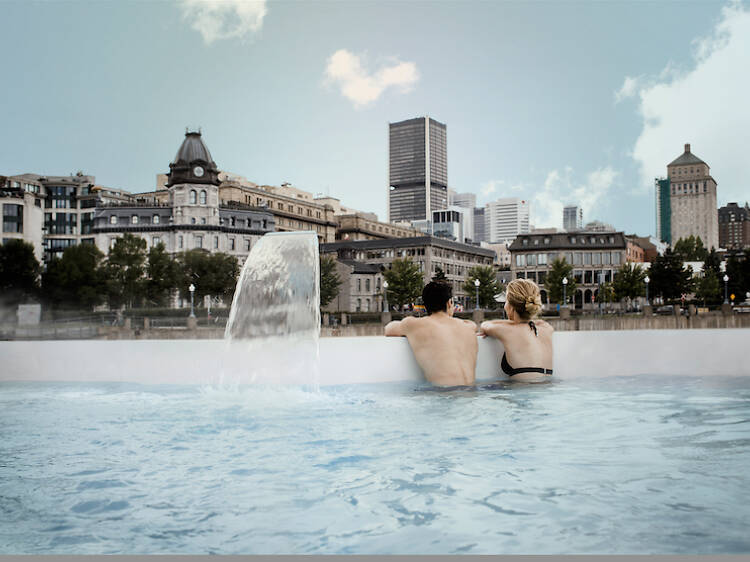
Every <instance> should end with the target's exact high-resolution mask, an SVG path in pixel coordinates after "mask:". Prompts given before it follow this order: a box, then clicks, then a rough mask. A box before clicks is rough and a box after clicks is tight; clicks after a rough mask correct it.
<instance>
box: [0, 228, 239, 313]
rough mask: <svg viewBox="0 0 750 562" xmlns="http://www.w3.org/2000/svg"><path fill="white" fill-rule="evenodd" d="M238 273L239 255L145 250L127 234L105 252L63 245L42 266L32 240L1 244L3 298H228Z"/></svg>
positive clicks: (77, 303)
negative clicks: (59, 252)
mask: <svg viewBox="0 0 750 562" xmlns="http://www.w3.org/2000/svg"><path fill="white" fill-rule="evenodd" d="M238 275H239V265H238V264H237V260H236V259H235V258H234V257H232V256H230V255H228V254H223V253H213V254H211V253H209V252H207V251H205V250H200V249H196V250H189V251H187V252H181V253H179V254H177V255H176V256H175V257H172V256H170V255H169V254H168V253H167V251H166V249H165V247H164V244H157V245H156V246H154V247H152V248H151V249H149V250H148V251H147V250H146V241H145V240H143V239H142V238H139V237H137V236H133V235H131V234H125V235H124V236H122V237H121V238H118V239H117V240H116V241H115V243H114V246H113V247H112V248H111V249H110V251H109V254H108V255H106V256H105V255H104V254H103V253H102V252H101V251H100V250H99V249H98V248H97V247H96V246H94V245H93V244H78V245H76V246H71V247H69V248H66V249H65V251H64V252H63V254H62V257H61V258H53V259H51V260H50V261H49V262H48V263H47V267H46V269H45V270H44V271H42V267H41V265H40V264H39V262H38V261H37V260H36V257H35V256H34V248H33V246H32V245H31V244H28V243H26V242H23V241H21V240H11V241H9V242H7V243H5V244H3V245H2V246H0V289H1V290H2V292H3V296H4V301H5V303H6V304H17V303H19V302H23V301H25V300H29V299H34V300H41V301H42V302H44V303H45V304H47V305H50V306H53V307H65V308H77V309H81V310H84V309H85V310H90V309H92V308H93V307H95V306H97V305H100V304H104V303H107V304H109V306H110V307H112V308H120V307H121V306H125V307H129V308H132V307H139V306H157V307H158V306H167V305H168V303H169V300H170V298H171V296H172V294H173V293H174V291H178V292H179V293H180V295H181V296H183V297H189V291H188V287H189V286H190V284H193V285H194V286H195V298H196V300H197V302H201V301H202V299H203V297H204V295H211V296H213V297H220V298H222V299H223V300H224V302H231V299H232V296H233V295H234V288H235V285H236V283H237V277H238Z"/></svg>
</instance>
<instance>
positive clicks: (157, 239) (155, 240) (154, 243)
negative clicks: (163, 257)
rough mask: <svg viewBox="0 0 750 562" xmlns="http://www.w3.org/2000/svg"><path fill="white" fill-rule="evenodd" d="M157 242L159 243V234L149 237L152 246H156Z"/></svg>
mask: <svg viewBox="0 0 750 562" xmlns="http://www.w3.org/2000/svg"><path fill="white" fill-rule="evenodd" d="M159 244H161V238H160V237H159V236H154V237H153V238H152V239H151V245H152V246H157V245H159Z"/></svg>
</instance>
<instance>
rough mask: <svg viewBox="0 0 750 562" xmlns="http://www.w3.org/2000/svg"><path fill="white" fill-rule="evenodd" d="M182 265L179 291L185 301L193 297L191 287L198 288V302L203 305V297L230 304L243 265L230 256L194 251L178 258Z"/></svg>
mask: <svg viewBox="0 0 750 562" xmlns="http://www.w3.org/2000/svg"><path fill="white" fill-rule="evenodd" d="M177 263H178V264H179V268H180V274H179V290H180V294H181V295H182V297H183V298H190V291H189V290H188V287H189V286H190V284H191V283H192V284H193V285H195V302H196V303H201V302H203V297H205V296H206V295H211V296H212V297H221V299H222V300H223V301H224V302H225V303H231V302H232V298H233V297H234V290H235V287H236V286H237V277H238V276H239V273H240V266H239V264H238V263H237V260H236V259H235V258H234V257H232V256H230V255H229V254H224V253H221V252H217V253H214V254H210V253H208V252H207V251H206V250H201V249H194V250H188V251H187V252H182V253H180V254H179V255H178V256H177Z"/></svg>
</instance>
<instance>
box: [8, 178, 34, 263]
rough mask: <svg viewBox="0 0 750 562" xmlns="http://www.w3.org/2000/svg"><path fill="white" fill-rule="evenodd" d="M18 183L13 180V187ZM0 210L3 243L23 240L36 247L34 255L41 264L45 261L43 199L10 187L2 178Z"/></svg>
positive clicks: (18, 187) (19, 188)
mask: <svg viewBox="0 0 750 562" xmlns="http://www.w3.org/2000/svg"><path fill="white" fill-rule="evenodd" d="M16 183H18V182H16V181H15V180H13V183H12V185H15V184H16ZM0 210H1V211H2V214H1V215H0V222H2V225H1V226H0V228H2V243H3V244H5V243H7V242H9V241H10V240H23V241H24V242H26V243H28V244H31V245H32V246H33V247H34V255H35V257H36V259H37V260H38V261H40V262H41V261H42V260H43V259H44V247H43V245H42V243H43V240H42V224H43V222H42V220H43V211H42V198H41V197H39V196H38V195H37V194H36V193H34V192H29V191H25V190H24V189H23V188H22V187H20V186H16V187H10V186H9V185H8V180H7V178H0Z"/></svg>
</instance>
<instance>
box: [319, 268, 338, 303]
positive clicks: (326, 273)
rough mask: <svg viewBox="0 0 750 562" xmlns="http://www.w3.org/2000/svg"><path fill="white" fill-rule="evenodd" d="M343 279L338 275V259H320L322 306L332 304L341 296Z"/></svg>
mask: <svg viewBox="0 0 750 562" xmlns="http://www.w3.org/2000/svg"><path fill="white" fill-rule="evenodd" d="M340 286H341V279H339V276H338V275H337V273H336V258H334V257H333V256H321V257H320V306H321V308H322V307H324V306H326V305H327V304H328V303H330V302H331V301H332V300H333V299H335V298H336V295H338V294H339V287H340Z"/></svg>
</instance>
